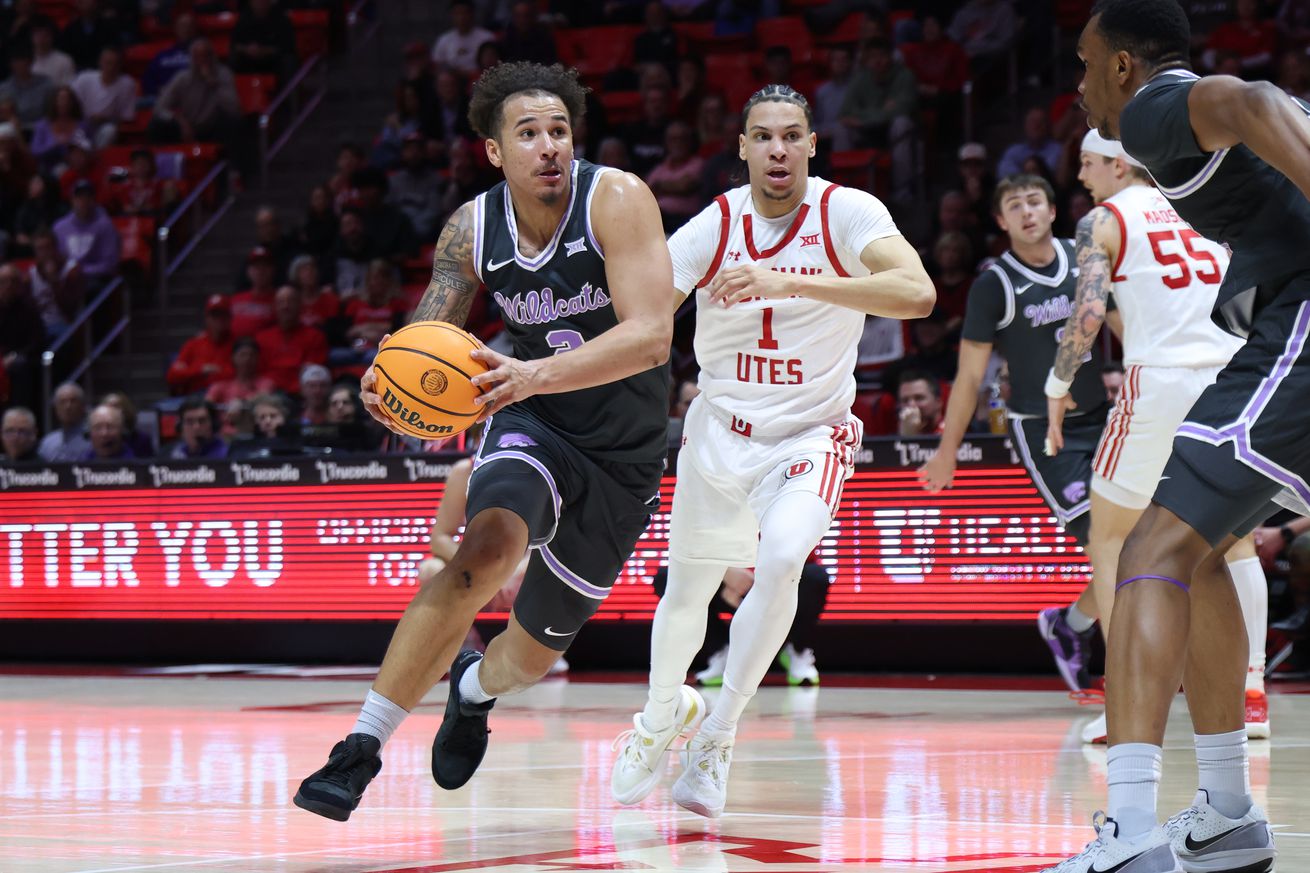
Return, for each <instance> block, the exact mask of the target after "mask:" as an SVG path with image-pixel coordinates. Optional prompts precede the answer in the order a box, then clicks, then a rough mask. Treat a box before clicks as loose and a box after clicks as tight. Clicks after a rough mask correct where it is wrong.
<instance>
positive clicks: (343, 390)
mask: <svg viewBox="0 0 1310 873" xmlns="http://www.w3.org/2000/svg"><path fill="white" fill-rule="evenodd" d="M358 397H359V392H358V391H357V390H356V389H355V388H354V387H352V386H350V385H338V386H336V387H335V388H333V389H332V391H331V392H330V393H329V394H328V413H327V420H328V423H329V424H354V423H355V422H357V421H358V420H359V405H358Z"/></svg>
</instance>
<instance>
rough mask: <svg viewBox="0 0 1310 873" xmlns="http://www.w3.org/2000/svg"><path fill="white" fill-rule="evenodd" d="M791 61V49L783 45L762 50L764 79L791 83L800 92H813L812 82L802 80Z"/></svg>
mask: <svg viewBox="0 0 1310 873" xmlns="http://www.w3.org/2000/svg"><path fill="white" fill-rule="evenodd" d="M806 75H807V74H798V73H797V72H796V69H795V65H794V63H793V62H792V56H791V49H789V48H787V47H786V46H785V45H773V46H769V47H768V48H766V49H765V50H764V81H766V82H778V83H781V84H783V85H791V86H792V87H793V88H795V89H796V90H797V91H800V92H801V93H802V94H813V93H814V85H813V82H807V81H802V80H801V79H800V78H798V76H801V77H805V76H806Z"/></svg>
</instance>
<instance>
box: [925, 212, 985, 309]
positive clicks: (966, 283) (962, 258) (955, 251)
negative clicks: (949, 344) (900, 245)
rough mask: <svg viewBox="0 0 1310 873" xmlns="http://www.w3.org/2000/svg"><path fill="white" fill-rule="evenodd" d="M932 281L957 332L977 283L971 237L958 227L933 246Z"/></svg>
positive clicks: (939, 300) (939, 238) (942, 306)
mask: <svg viewBox="0 0 1310 873" xmlns="http://www.w3.org/2000/svg"><path fill="white" fill-rule="evenodd" d="M932 254H933V257H932V263H933V267H934V270H933V274H932V282H933V285H934V286H935V287H936V288H937V305H938V306H940V307H941V308H942V310H943V311H944V312H945V313H946V316H947V321H946V330H947V332H948V333H950V334H954V333H955V332H956V331H958V330H959V329H960V326H961V325H962V324H964V309H965V302H966V300H967V299H968V296H969V287H970V286H971V285H973V278H974V265H975V264H976V261H975V260H974V255H973V246H972V244H970V242H969V237H967V236H966V235H965V234H963V233H961V232H960V231H958V230H948V231H946V232H945V233H943V234H942V235H941V236H939V237H937V241H936V242H935V243H933V247H932Z"/></svg>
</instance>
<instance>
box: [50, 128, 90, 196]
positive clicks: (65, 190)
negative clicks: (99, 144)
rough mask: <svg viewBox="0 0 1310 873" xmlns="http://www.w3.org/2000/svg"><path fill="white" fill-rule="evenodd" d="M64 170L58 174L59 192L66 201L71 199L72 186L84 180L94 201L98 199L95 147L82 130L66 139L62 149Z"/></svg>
mask: <svg viewBox="0 0 1310 873" xmlns="http://www.w3.org/2000/svg"><path fill="white" fill-rule="evenodd" d="M63 167H64V171H63V172H62V173H60V174H59V193H60V196H61V197H63V199H64V200H65V201H67V202H71V201H72V199H73V188H74V187H75V186H76V185H77V184H78V183H79V182H86V183H87V184H88V185H90V186H91V190H92V191H93V192H95V198H96V201H97V202H99V200H100V185H99V179H100V172H99V169H98V168H97V167H96V158H95V148H94V147H93V146H92V145H91V140H89V139H87V136H86V134H85V133H84V132H82V131H80V130H79V131H77V132H76V133H74V134H73V136H72V138H71V139H70V140H69V141H68V145H67V146H66V147H65V150H64V164H63Z"/></svg>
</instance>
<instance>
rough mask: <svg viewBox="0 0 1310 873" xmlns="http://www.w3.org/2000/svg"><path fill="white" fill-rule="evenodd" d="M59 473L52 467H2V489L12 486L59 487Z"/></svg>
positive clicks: (0, 469) (0, 474)
mask: <svg viewBox="0 0 1310 873" xmlns="http://www.w3.org/2000/svg"><path fill="white" fill-rule="evenodd" d="M58 487H59V474H58V473H56V472H55V471H54V470H51V469H50V468H48V467H47V468H45V469H41V470H30V471H28V470H11V469H9V468H7V467H0V491H6V490H8V489H10V488H58Z"/></svg>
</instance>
